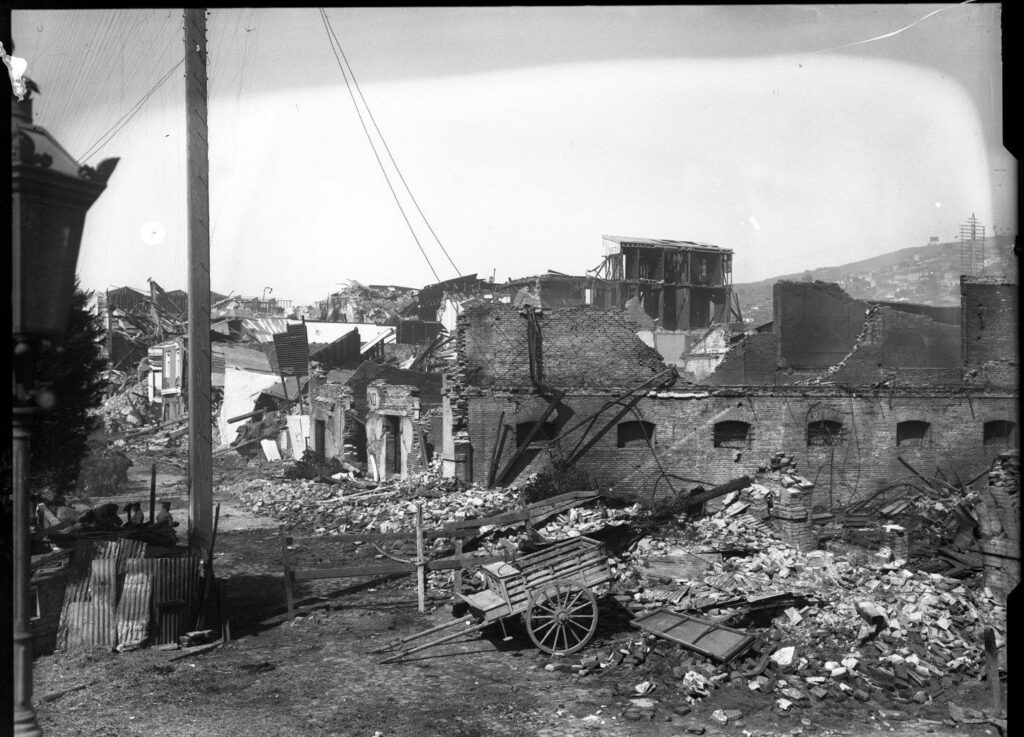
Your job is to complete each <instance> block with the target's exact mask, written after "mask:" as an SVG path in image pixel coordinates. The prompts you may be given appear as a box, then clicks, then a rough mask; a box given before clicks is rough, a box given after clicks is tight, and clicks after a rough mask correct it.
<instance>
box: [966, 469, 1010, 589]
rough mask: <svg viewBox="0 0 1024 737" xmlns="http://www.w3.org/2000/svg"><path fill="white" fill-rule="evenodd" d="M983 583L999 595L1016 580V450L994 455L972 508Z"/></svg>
mask: <svg viewBox="0 0 1024 737" xmlns="http://www.w3.org/2000/svg"><path fill="white" fill-rule="evenodd" d="M974 514H975V516H976V517H977V518H978V528H979V532H980V536H981V539H980V540H979V541H978V547H979V549H980V550H981V554H982V564H983V568H984V578H985V585H986V586H988V587H989V588H991V589H992V590H993V591H995V592H997V593H999V594H1000V595H1001V596H1004V597H1005V596H1006V595H1007V594H1009V593H1010V592H1011V591H1012V590H1013V589H1014V588H1015V587H1016V586H1017V585H1018V584H1019V583H1020V453H1019V451H1017V450H1014V451H1012V452H1008V453H1002V454H1000V455H999V456H997V457H996V458H995V460H994V461H993V463H992V469H991V471H990V472H989V474H988V485H987V486H986V487H985V488H984V489H982V491H981V495H980V499H979V501H978V503H977V504H976V505H975V507H974Z"/></svg>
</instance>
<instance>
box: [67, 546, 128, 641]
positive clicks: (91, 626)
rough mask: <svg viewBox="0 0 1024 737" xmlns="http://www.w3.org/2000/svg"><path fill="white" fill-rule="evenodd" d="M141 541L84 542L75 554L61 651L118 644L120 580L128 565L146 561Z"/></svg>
mask: <svg viewBox="0 0 1024 737" xmlns="http://www.w3.org/2000/svg"><path fill="white" fill-rule="evenodd" d="M145 550H146V544H145V543H143V542H141V541H139V540H126V539H120V540H80V541H79V542H78V545H77V546H76V548H75V551H74V552H73V553H72V554H71V560H70V563H69V566H68V574H67V578H66V584H65V592H64V604H63V606H62V608H61V617H60V624H59V626H58V629H57V646H56V647H57V649H58V650H66V649H69V648H71V649H73V648H76V647H86V646H89V647H92V646H98V645H102V646H109V647H110V648H113V647H114V646H115V645H116V644H117V628H116V605H117V592H118V580H119V578H120V577H121V576H123V575H124V573H125V571H126V570H127V566H128V562H129V561H131V560H133V559H142V556H143V555H144V554H145Z"/></svg>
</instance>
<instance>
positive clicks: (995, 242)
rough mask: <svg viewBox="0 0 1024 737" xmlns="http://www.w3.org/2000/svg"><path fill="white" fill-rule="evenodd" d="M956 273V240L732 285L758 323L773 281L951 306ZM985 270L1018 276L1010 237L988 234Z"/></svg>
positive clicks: (956, 297) (764, 316) (768, 312)
mask: <svg viewBox="0 0 1024 737" xmlns="http://www.w3.org/2000/svg"><path fill="white" fill-rule="evenodd" d="M960 273H961V267H960V243H959V241H956V242H951V243H931V244H929V245H927V246H918V247H913V248H901V249H900V250H898V251H892V252H891V253H884V254H882V255H881V256H875V257H873V258H869V259H864V260H863V261H855V262H853V263H851V264H844V265H842V266H829V267H825V268H820V269H812V270H810V271H804V272H801V273H798V274H785V275H783V276H776V277H772V278H771V279H764V280H762V281H756V282H745V283H742V284H734V285H733V290H734V291H735V292H736V295H737V296H738V298H739V302H740V306H741V309H742V310H743V317H744V318H745V319H746V320H747V321H752V322H753V324H755V325H761V324H763V323H766V322H769V321H770V320H771V319H772V285H773V284H774V283H775V282H777V281H783V280H788V281H826V282H835V283H837V284H839V286H841V287H842V288H843V290H844V291H846V293H847V294H849V295H850V296H851V297H855V298H857V299H867V300H880V301H887V302H911V303H917V304H929V305H939V306H945V307H952V306H955V305H959V304H960ZM984 273H985V274H986V275H989V276H997V275H999V276H1006V277H1007V278H1009V279H1011V280H1013V281H1016V280H1017V259H1016V257H1015V256H1014V255H1013V237H1012V236H1008V235H999V236H991V237H989V238H987V239H986V241H985V268H984Z"/></svg>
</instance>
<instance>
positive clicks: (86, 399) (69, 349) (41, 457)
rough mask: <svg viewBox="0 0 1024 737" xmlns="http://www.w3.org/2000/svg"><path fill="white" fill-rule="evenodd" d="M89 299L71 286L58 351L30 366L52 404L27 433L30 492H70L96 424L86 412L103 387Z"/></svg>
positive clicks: (98, 331) (98, 335) (97, 326)
mask: <svg viewBox="0 0 1024 737" xmlns="http://www.w3.org/2000/svg"><path fill="white" fill-rule="evenodd" d="M91 297H92V293H91V292H85V291H82V289H80V288H79V286H78V284H77V283H76V284H75V293H74V296H73V298H72V301H71V317H70V319H69V321H68V331H67V334H66V336H65V339H64V342H63V346H62V350H60V351H51V352H49V353H48V354H46V355H44V356H42V357H40V360H39V362H38V363H37V364H36V369H35V371H36V373H35V375H36V380H37V382H39V383H41V384H46V385H48V386H49V388H50V390H51V391H52V392H53V393H54V395H55V396H56V397H57V405H56V406H55V407H54V408H53V409H51V410H49V411H47V412H42V413H40V417H39V421H38V422H37V423H36V426H35V430H34V432H33V433H32V449H31V456H30V464H29V467H30V469H31V474H32V485H33V488H41V487H43V486H52V487H54V488H55V489H56V490H58V491H62V492H67V491H71V490H72V489H73V488H74V486H75V482H76V480H77V479H78V474H79V471H80V470H81V467H82V461H83V460H85V457H86V456H87V455H88V453H89V447H88V438H89V435H90V434H91V433H92V431H93V430H94V429H95V422H96V421H95V418H94V417H93V416H92V415H91V413H90V410H93V409H95V408H97V407H99V406H100V403H101V402H102V401H103V392H104V389H105V388H106V380H105V379H104V378H103V371H104V369H105V368H106V361H105V360H104V358H103V355H102V344H101V340H102V338H103V334H104V333H103V327H102V325H101V323H100V320H99V318H98V317H96V316H95V315H93V314H92V313H91V312H90V311H89V310H88V308H87V307H86V305H87V304H88V302H89V299H90V298H91Z"/></svg>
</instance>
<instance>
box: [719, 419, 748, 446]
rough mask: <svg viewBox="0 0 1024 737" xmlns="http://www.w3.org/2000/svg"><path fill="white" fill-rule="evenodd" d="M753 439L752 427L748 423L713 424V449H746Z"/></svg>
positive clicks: (728, 422) (726, 421) (728, 421)
mask: <svg viewBox="0 0 1024 737" xmlns="http://www.w3.org/2000/svg"><path fill="white" fill-rule="evenodd" d="M753 439H754V431H753V427H752V426H751V425H750V423H749V422H742V421H740V420H724V421H722V422H716V423H715V447H716V448H737V449H746V448H749V447H750V444H751V442H752V441H753Z"/></svg>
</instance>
